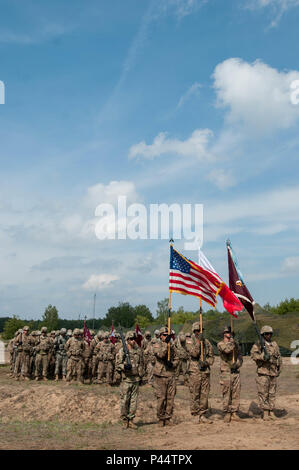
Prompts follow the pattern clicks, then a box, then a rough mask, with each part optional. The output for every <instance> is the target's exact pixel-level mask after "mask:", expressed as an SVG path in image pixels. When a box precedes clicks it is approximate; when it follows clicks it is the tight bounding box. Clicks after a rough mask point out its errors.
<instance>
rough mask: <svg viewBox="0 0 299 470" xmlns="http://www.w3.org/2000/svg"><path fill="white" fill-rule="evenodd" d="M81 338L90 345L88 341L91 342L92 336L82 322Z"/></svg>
mask: <svg viewBox="0 0 299 470" xmlns="http://www.w3.org/2000/svg"><path fill="white" fill-rule="evenodd" d="M83 336H84V339H85V340H86V341H87V342H88V344H90V341H91V340H92V336H91V334H90V331H89V329H88V326H87V325H86V321H85V320H84V330H83Z"/></svg>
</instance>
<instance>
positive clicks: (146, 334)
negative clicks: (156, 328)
mask: <svg viewBox="0 0 299 470" xmlns="http://www.w3.org/2000/svg"><path fill="white" fill-rule="evenodd" d="M144 336H152V335H151V332H150V331H149V330H147V331H146V332H145V333H144Z"/></svg>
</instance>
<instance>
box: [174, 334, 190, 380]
mask: <svg viewBox="0 0 299 470" xmlns="http://www.w3.org/2000/svg"><path fill="white" fill-rule="evenodd" d="M176 348H177V353H178V357H179V363H178V366H177V368H176V371H175V377H176V380H179V377H180V374H182V375H183V377H184V384H185V383H186V382H187V381H188V376H187V367H188V358H189V354H188V351H187V349H186V336H185V335H182V334H179V336H178V338H177V341H176Z"/></svg>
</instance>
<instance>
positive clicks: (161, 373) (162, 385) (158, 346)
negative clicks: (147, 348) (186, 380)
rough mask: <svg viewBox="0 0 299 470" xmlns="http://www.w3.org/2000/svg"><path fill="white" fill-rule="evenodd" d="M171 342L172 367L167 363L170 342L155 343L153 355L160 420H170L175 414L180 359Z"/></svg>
mask: <svg viewBox="0 0 299 470" xmlns="http://www.w3.org/2000/svg"><path fill="white" fill-rule="evenodd" d="M169 344H170V362H171V363H172V367H169V366H168V365H167V361H168V344H166V343H165V342H163V341H157V342H156V343H154V345H153V355H154V357H155V364H154V369H153V376H154V390H155V395H156V398H157V417H158V419H159V421H160V422H164V424H167V423H166V422H169V420H170V419H171V417H172V414H173V406H174V397H175V394H176V382H175V369H176V367H177V365H178V362H179V359H178V355H177V352H176V347H175V345H174V344H173V343H171V342H170V343H169Z"/></svg>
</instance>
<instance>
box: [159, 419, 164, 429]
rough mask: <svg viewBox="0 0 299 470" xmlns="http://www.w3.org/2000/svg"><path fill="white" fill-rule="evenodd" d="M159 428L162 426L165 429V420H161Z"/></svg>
mask: <svg viewBox="0 0 299 470" xmlns="http://www.w3.org/2000/svg"><path fill="white" fill-rule="evenodd" d="M158 426H160V428H163V426H165V421H164V419H159V422H158Z"/></svg>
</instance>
